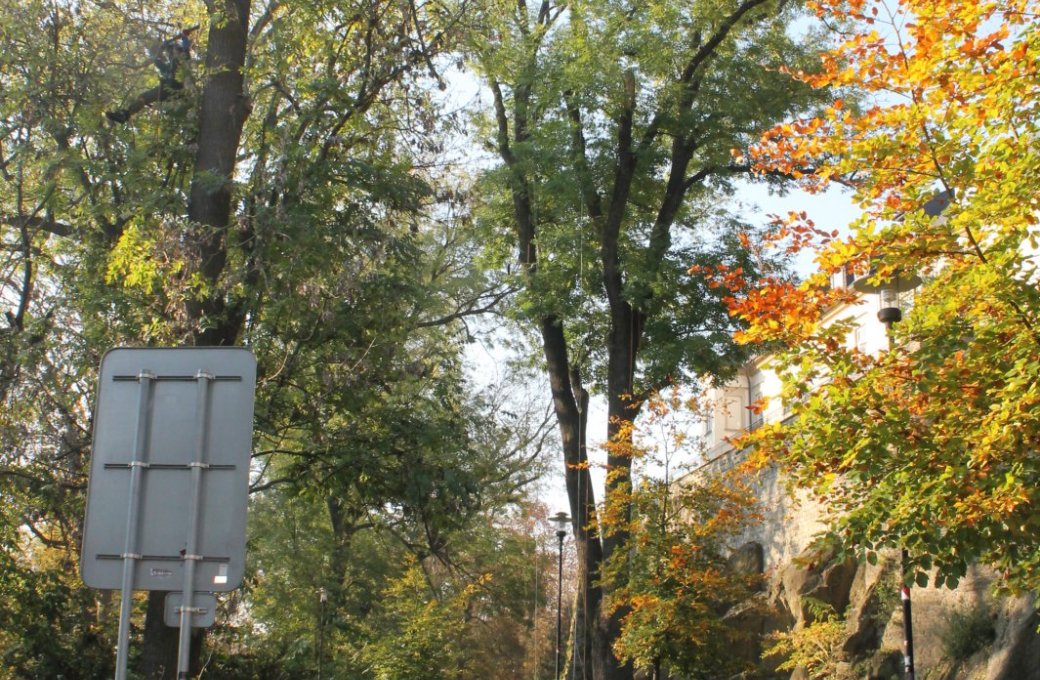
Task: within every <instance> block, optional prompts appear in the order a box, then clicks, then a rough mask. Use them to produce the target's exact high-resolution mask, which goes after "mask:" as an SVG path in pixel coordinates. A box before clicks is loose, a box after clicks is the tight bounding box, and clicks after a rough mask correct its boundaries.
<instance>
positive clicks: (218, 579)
mask: <svg viewBox="0 0 1040 680" xmlns="http://www.w3.org/2000/svg"><path fill="white" fill-rule="evenodd" d="M213 583H217V584H224V583H227V565H226V564H222V565H220V566H219V567H217V575H216V576H214V577H213Z"/></svg>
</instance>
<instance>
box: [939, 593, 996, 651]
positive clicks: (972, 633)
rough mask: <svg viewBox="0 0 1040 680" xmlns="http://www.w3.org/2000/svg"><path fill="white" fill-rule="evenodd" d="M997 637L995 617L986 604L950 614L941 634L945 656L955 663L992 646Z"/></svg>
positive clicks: (968, 607) (967, 607) (946, 618)
mask: <svg viewBox="0 0 1040 680" xmlns="http://www.w3.org/2000/svg"><path fill="white" fill-rule="evenodd" d="M996 636H997V631H996V626H995V624H994V616H993V613H992V612H991V611H990V608H989V606H987V605H986V604H985V603H980V604H976V605H974V606H970V605H969V606H966V607H964V608H961V609H957V610H954V611H951V612H949V613H948V614H947V616H946V617H945V621H944V625H943V628H942V630H941V631H940V633H939V639H940V640H941V642H942V649H943V655H944V656H945V657H946V658H947V659H949V660H951V661H953V662H955V663H960V662H963V661H967V660H968V659H969V658H971V657H972V656H973V655H974V654H975V653H976V652H980V651H982V650H983V649H985V648H986V647H988V646H990V645H991V644H993V641H994V640H995V639H996Z"/></svg>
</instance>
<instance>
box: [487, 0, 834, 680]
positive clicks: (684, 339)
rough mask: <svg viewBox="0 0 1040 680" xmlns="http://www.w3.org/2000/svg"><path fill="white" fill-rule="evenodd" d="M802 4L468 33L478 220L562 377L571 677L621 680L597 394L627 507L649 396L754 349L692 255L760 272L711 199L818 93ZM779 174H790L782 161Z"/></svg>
mask: <svg viewBox="0 0 1040 680" xmlns="http://www.w3.org/2000/svg"><path fill="white" fill-rule="evenodd" d="M797 16H798V5H797V3H792V2H775V1H772V0H743V1H739V2H725V3H717V2H713V3H693V4H689V3H675V2H670V1H663V2H649V3H625V2H602V1H590V2H585V1H583V2H549V1H548V0H547V1H546V2H540V3H533V4H528V3H527V2H524V1H522V0H521V1H519V2H517V1H509V2H498V3H492V4H491V8H490V9H489V10H488V12H487V14H486V15H483V16H482V17H481V21H482V27H481V30H479V31H477V32H476V33H475V34H474V35H473V36H472V38H471V44H472V48H471V49H472V54H473V60H474V62H475V64H476V66H477V69H478V71H479V73H480V75H481V77H482V78H483V82H484V83H485V84H486V86H487V89H488V92H489V99H490V100H491V104H490V106H491V108H492V111H491V112H490V113H489V114H488V117H487V122H486V126H487V127H486V129H485V130H484V133H483V139H484V140H485V141H486V144H487V145H488V147H490V148H491V149H492V150H493V152H494V153H495V154H496V156H497V158H498V161H499V165H498V167H497V168H496V169H495V170H494V171H492V172H489V173H488V174H487V177H486V182H485V184H484V186H485V187H486V189H485V192H486V195H487V196H488V200H487V209H486V211H485V212H484V219H485V222H486V223H487V224H488V225H489V228H491V230H492V233H491V235H490V236H489V245H491V246H492V248H491V250H493V251H494V252H495V253H496V257H497V260H498V261H499V262H502V261H504V259H505V257H506V256H505V255H504V248H505V247H509V248H510V249H512V251H513V253H514V255H513V256H512V257H514V258H515V260H516V265H517V270H518V277H519V282H520V283H521V284H522V285H523V287H524V291H523V293H522V294H521V296H520V303H519V311H520V316H521V317H522V318H523V319H524V321H525V322H526V323H528V324H530V327H531V328H533V329H535V331H536V332H537V334H538V336H539V338H540V344H541V349H542V354H543V356H544V362H545V363H544V366H545V370H546V375H547V376H548V379H549V383H550V385H551V392H552V397H553V402H554V404H555V410H556V417H557V422H558V425H559V430H560V435H561V440H562V447H563V470H564V475H565V477H566V485H567V490H568V494H569V497H570V506H571V507H570V510H571V516H572V517H573V518H574V532H575V536H576V540H577V545H578V550H579V555H580V563H581V569H580V578H581V582H582V586H581V590H582V593H583V594H582V601H581V603H580V604H579V613H580V614H581V616H586V615H587V617H588V619H587V620H585V619H579V621H578V624H577V626H578V630H577V633H576V639H578V640H579V641H580V642H579V647H578V650H577V654H578V668H579V670H578V673H579V674H580V673H584V672H588V673H590V674H591V677H595V678H597V679H600V678H603V679H605V678H622V677H629V676H630V674H631V668H630V667H625V666H623V665H620V664H619V663H618V662H617V661H616V659H615V658H614V655H613V652H612V649H611V647H612V644H613V642H614V641H615V640H616V639H617V637H618V634H619V630H620V628H619V626H620V621H621V618H622V617H623V612H621V611H618V612H615V613H613V614H609V613H608V612H607V611H606V610H605V609H604V608H603V606H602V603H603V587H602V585H601V582H600V577H601V575H602V565H603V564H604V561H605V560H609V559H610V558H611V557H612V556H613V555H614V554H615V553H617V552H618V551H623V550H624V546H625V545H626V543H627V541H628V534H627V532H626V531H624V530H622V531H618V532H613V533H610V534H603V533H601V531H600V528H599V527H598V526H597V523H596V521H595V517H594V515H595V509H596V497H595V494H594V492H593V489H592V486H591V477H590V474H589V470H588V464H589V458H588V455H587V451H586V423H587V417H588V403H589V392H590V391H595V392H598V393H600V394H602V395H603V396H604V398H605V399H606V401H607V410H608V416H609V423H608V425H607V431H606V432H605V433H604V434H605V435H606V439H607V440H609V441H610V442H611V445H610V446H611V451H610V452H608V459H607V481H606V486H605V488H604V490H603V497H602V499H601V500H602V501H603V502H604V503H605V504H606V505H607V506H613V507H614V508H615V510H616V512H617V513H619V516H620V517H621V520H622V521H621V523H620V526H624V525H625V523H626V521H627V520H626V519H625V518H626V517H627V516H628V515H629V513H630V511H631V510H630V507H629V504H628V502H627V501H626V500H625V499H626V498H627V497H628V494H629V491H630V488H629V486H630V472H631V465H632V461H631V457H630V455H629V454H628V453H627V450H628V443H629V442H628V441H627V439H628V437H629V436H630V433H631V432H632V424H633V423H634V422H635V421H636V419H637V417H638V416H639V414H640V411H641V409H642V404H643V403H644V401H645V399H646V397H647V395H649V394H651V393H653V392H654V391H655V390H657V389H660V388H661V387H662V386H664V385H667V384H669V383H670V382H671V381H672V380H678V379H679V378H680V377H684V376H687V375H695V374H725V373H726V372H727V371H728V370H731V369H732V367H733V366H735V365H736V364H738V363H739V361H740V359H741V357H743V356H745V355H744V354H743V353H742V351H741V350H739V349H737V348H735V347H734V346H733V345H732V344H731V342H730V340H729V335H730V331H731V330H732V328H733V327H732V325H731V323H732V322H731V321H730V320H729V319H728V318H727V316H726V314H725V311H724V308H723V306H722V305H721V292H720V291H716V290H714V289H711V288H709V287H708V286H707V285H706V282H705V280H704V279H703V278H701V277H690V276H687V275H686V273H685V272H686V269H687V268H688V266H689V264H690V260H691V259H693V260H696V261H699V262H703V263H705V264H708V263H718V262H726V263H728V264H729V265H731V266H732V267H734V268H738V267H739V268H742V269H743V270H744V271H746V272H747V273H748V275H749V276H752V275H753V274H754V272H755V268H756V266H755V265H756V263H755V262H753V261H752V260H751V259H750V258H748V257H746V256H745V253H744V251H743V248H742V245H741V243H740V241H739V239H738V237H737V235H736V234H737V231H738V229H737V228H736V225H735V223H734V221H733V220H731V219H729V217H728V216H727V215H726V214H725V212H724V211H723V210H722V209H721V208H720V206H719V197H720V196H721V195H723V194H724V193H725V191H726V189H727V188H729V187H731V183H732V182H733V181H734V180H735V179H736V178H747V177H749V170H750V166H748V165H746V164H743V163H739V162H735V161H734V159H733V158H732V157H731V154H730V151H731V149H732V148H734V147H739V146H745V145H746V144H748V143H750V142H751V141H753V140H755V139H758V137H759V135H760V134H761V133H762V132H764V131H765V130H766V129H768V128H769V127H770V126H771V125H772V124H773V123H774V122H777V121H781V120H784V119H786V118H789V117H791V116H794V115H796V114H798V113H802V112H804V111H806V110H807V109H808V107H810V106H811V104H812V103H813V102H814V101H815V100H816V99H817V98H818V97H819V96H820V95H819V94H815V93H813V92H812V90H811V89H809V88H806V87H804V86H801V85H800V84H799V83H798V81H797V80H795V79H793V78H792V77H790V76H789V75H787V74H785V73H784V72H783V67H792V68H794V70H799V69H805V70H811V69H812V63H813V59H812V50H810V49H809V48H808V47H807V45H808V42H809V41H807V40H804V38H806V36H805V35H804V34H803V35H801V36H796V35H795V33H796V31H794V30H791V26H792V22H793V21H794V20H795V18H796V17H797ZM775 178H779V174H777V175H776V177H775Z"/></svg>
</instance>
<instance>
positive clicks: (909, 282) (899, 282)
mask: <svg viewBox="0 0 1040 680" xmlns="http://www.w3.org/2000/svg"><path fill="white" fill-rule="evenodd" d="M953 196H954V194H953V191H952V190H949V189H947V190H946V191H940V192H937V193H936V194H935V195H934V196H932V197H931V198H930V199H929V200H928V201H927V202H925V204H924V205H923V206H921V212H923V213H924V214H925V215H927V216H928V217H936V218H939V219H940V220H943V219H946V218H945V217H940V215H942V212H943V211H944V210H946V208H948V207H949V206H950V203H952V202H953ZM919 285H921V279H920V278H919V277H917V276H916V275H914V274H910V275H909V276H907V275H905V273H903V272H900V271H899V270H896V272H895V273H894V274H893V276H892V278H890V279H889V280H887V281H883V282H881V283H879V284H877V285H874V284H872V283H869V280H868V277H863V278H861V279H857V280H856V281H854V282H853V283H852V287H853V288H855V289H856V290H857V291H859V292H860V293H877V294H878V297H879V300H880V306H879V309H878V314H877V318H878V321H880V322H881V323H882V324H884V325H885V343H886V344H885V347H886V351H889V352H891V351H892V324H895V323H899V322H900V321H902V320H903V312H902V311H901V310H900V309H899V296H900V295H901V294H902V293H904V292H907V291H910V290H913V289H914V288H916V287H917V286H919ZM899 558H900V570H901V571H902V575H903V588H902V591H901V599H902V600H903V670H904V674H905V676H906V678H907V680H915V677H914V625H913V620H912V618H911V615H910V614H911V607H910V583H909V582H908V580H907V577H906V563H907V552H906V548H903V549H902V550H901V551H900V553H899Z"/></svg>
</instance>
